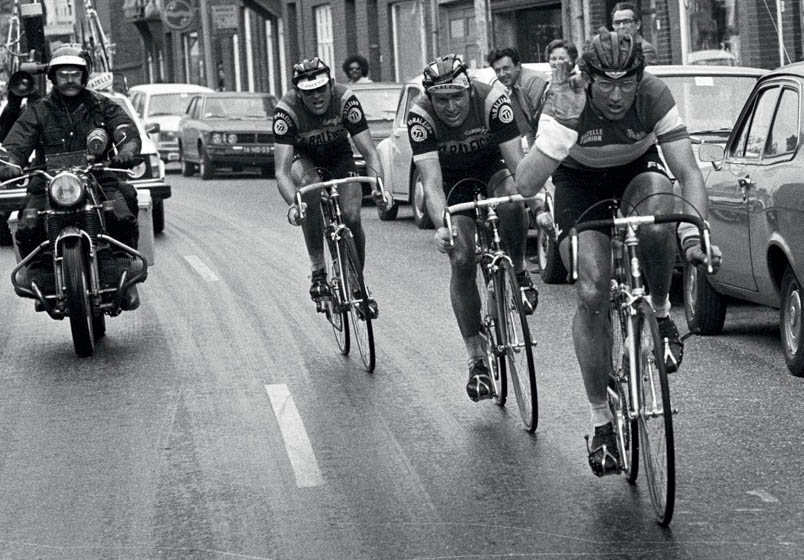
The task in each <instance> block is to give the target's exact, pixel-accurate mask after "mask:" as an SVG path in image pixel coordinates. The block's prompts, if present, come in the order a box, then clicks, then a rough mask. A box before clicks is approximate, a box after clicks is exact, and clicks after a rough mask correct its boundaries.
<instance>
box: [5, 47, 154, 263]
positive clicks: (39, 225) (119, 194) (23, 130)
mask: <svg viewBox="0 0 804 560" xmlns="http://www.w3.org/2000/svg"><path fill="white" fill-rule="evenodd" d="M90 72H91V59H90V58H89V55H88V54H87V53H86V51H84V50H83V48H82V47H81V46H80V45H74V44H67V45H62V46H61V47H59V48H58V49H56V50H55V51H54V53H53V57H52V58H51V61H50V64H49V65H48V69H47V76H48V78H49V79H50V81H51V82H52V83H53V91H52V92H51V93H50V94H49V95H47V96H46V97H45V98H43V99H41V100H39V101H37V102H35V103H30V104H28V105H27V108H26V110H25V111H23V112H22V114H21V115H20V116H19V118H18V119H17V121H16V122H15V123H14V125H13V126H12V127H11V130H10V131H9V133H8V136H7V137H6V138H5V142H4V143H3V147H4V148H5V149H6V150H7V151H8V155H9V162H10V163H11V164H13V165H5V166H2V167H0V179H2V180H8V179H12V178H14V177H19V176H20V175H22V168H23V167H24V166H25V165H26V164H27V163H28V158H29V156H30V155H31V152H35V154H36V163H35V164H36V165H42V164H44V163H45V156H46V155H49V154H57V153H65V152H76V151H85V150H86V148H87V134H88V133H89V132H90V131H91V130H92V129H95V128H102V129H104V130H105V131H106V133H107V134H108V135H109V138H110V139H111V140H112V141H113V142H114V144H115V145H116V146H117V153H116V154H115V155H113V156H112V154H111V151H110V150H111V147H110V148H109V149H107V151H106V154H105V155H106V156H107V157H109V156H112V157H111V162H112V166H125V165H128V164H130V163H131V161H132V160H133V159H134V158H135V157H136V156H137V155H139V153H140V148H141V141H140V136H139V133H138V131H137V127H136V125H135V124H134V122H133V121H132V120H131V118H130V117H129V116H128V115H127V114H126V112H125V110H124V109H123V108H122V107H120V106H118V105H117V104H116V103H114V102H113V101H111V100H110V99H107V98H105V97H103V96H102V95H100V94H96V93H94V92H92V91H90V90H88V89H86V84H87V81H88V79H89V73H90ZM96 177H97V179H98V182H99V183H100V184H101V186H102V187H103V191H104V193H105V194H106V196H107V198H108V199H109V200H113V201H114V202H115V205H114V212H113V214H114V220H111V221H110V223H108V224H107V225H108V228H109V234H110V235H112V236H113V237H115V238H116V239H118V240H119V241H121V242H123V243H125V244H126V245H129V246H131V247H135V248H136V246H137V240H138V238H139V230H138V228H137V216H136V213H135V212H136V210H137V199H136V190H135V189H134V188H133V187H131V186H130V185H127V184H125V183H121V182H120V181H118V179H117V177H116V176H115V175H114V174H111V173H98V174H96ZM126 187H128V188H126ZM131 191H133V196H132V193H131ZM124 193H125V194H124ZM132 199H133V207H132V204H131V202H132ZM32 208H33V209H36V210H43V209H44V208H45V184H44V180H43V179H41V178H40V177H33V178H32V179H31V181H30V183H29V185H28V194H27V196H26V197H25V202H24V205H23V212H20V215H21V218H20V221H19V226H18V228H17V235H16V240H17V245H18V246H19V249H20V254H21V255H23V256H25V255H27V254H29V253H30V252H31V251H33V250H34V249H35V248H36V246H37V245H38V244H39V243H41V242H42V241H44V240H45V230H44V219H43V218H42V216H41V215H38V214H37V215H33V214H32V213H25V212H24V210H25V209H32Z"/></svg>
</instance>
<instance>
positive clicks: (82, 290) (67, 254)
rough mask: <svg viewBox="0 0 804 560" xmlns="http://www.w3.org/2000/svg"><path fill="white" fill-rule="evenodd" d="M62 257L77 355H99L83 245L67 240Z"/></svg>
mask: <svg viewBox="0 0 804 560" xmlns="http://www.w3.org/2000/svg"><path fill="white" fill-rule="evenodd" d="M62 257H63V260H62V267H63V270H64V295H65V298H66V300H67V301H66V311H67V315H68V316H69V318H70V330H71V331H72V334H73V346H75V353H76V354H78V355H79V356H81V357H85V356H92V355H93V354H94V353H95V333H94V322H93V316H92V307H91V306H90V304H89V290H88V282H87V269H86V265H85V260H84V252H83V251H82V249H81V242H80V241H79V240H78V239H68V240H66V241H65V242H64V249H63V251H62Z"/></svg>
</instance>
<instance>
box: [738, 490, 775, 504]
mask: <svg viewBox="0 0 804 560" xmlns="http://www.w3.org/2000/svg"><path fill="white" fill-rule="evenodd" d="M746 494H748V495H751V496H756V497H757V498H759V499H760V500H762V501H763V502H765V503H768V504H775V503H778V502H779V498H777V497H776V496H774V495H773V494H771V493H770V492H768V491H767V490H764V489H762V488H757V489H756V490H749V491H748V492H746Z"/></svg>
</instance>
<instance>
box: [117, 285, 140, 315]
mask: <svg viewBox="0 0 804 560" xmlns="http://www.w3.org/2000/svg"><path fill="white" fill-rule="evenodd" d="M139 306H140V293H139V292H138V291H137V285H136V284H132V285H131V286H129V287H128V288H126V291H125V293H124V294H123V298H122V299H121V300H120V309H122V310H123V311H134V310H135V309H137V308H138V307H139Z"/></svg>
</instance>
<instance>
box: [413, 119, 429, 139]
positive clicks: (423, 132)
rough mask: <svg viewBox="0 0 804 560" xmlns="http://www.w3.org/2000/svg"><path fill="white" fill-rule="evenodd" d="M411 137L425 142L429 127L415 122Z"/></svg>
mask: <svg viewBox="0 0 804 560" xmlns="http://www.w3.org/2000/svg"><path fill="white" fill-rule="evenodd" d="M409 130H410V137H411V139H412V140H413V141H414V142H424V141H425V140H427V136H428V134H427V129H426V128H425V127H424V126H423V125H421V124H418V123H417V124H414V125H412V126H411V127H410V128H409Z"/></svg>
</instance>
